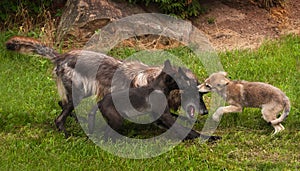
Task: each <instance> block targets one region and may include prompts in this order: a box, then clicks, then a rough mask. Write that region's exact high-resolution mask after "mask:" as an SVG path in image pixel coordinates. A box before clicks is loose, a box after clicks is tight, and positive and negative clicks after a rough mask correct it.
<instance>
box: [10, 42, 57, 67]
mask: <svg viewBox="0 0 300 171" xmlns="http://www.w3.org/2000/svg"><path fill="white" fill-rule="evenodd" d="M6 48H7V49H8V50H12V51H16V52H19V53H23V54H28V53H35V54H39V55H41V56H43V57H45V58H48V59H50V60H51V61H53V62H54V59H55V58H56V57H58V56H59V53H58V52H56V51H55V50H54V49H52V48H51V47H48V46H46V45H44V44H43V43H41V42H40V41H38V40H36V39H33V38H29V37H22V36H14V37H12V38H10V39H9V40H8V41H7V42H6Z"/></svg>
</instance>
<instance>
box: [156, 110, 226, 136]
mask: <svg viewBox="0 0 300 171" xmlns="http://www.w3.org/2000/svg"><path fill="white" fill-rule="evenodd" d="M159 120H160V121H161V123H162V124H163V125H164V126H165V127H167V128H171V127H174V129H175V132H174V133H175V134H177V135H178V136H177V137H180V138H182V137H185V138H184V140H188V139H195V138H199V137H200V138H202V139H204V140H206V139H208V140H209V141H215V140H218V139H221V137H219V136H208V135H202V134H200V133H198V132H197V131H195V130H193V129H189V128H186V127H184V126H182V125H179V124H177V123H176V120H175V119H174V118H173V117H172V115H171V114H170V113H168V112H165V113H164V114H163V115H162V116H161V117H160V119H159ZM187 132H188V134H187V135H186V136H185V134H186V133H187Z"/></svg>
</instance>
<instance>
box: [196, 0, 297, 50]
mask: <svg viewBox="0 0 300 171" xmlns="http://www.w3.org/2000/svg"><path fill="white" fill-rule="evenodd" d="M202 6H203V7H205V8H206V9H207V13H206V14H204V15H201V16H199V17H196V18H193V19H192V23H193V25H195V26H196V27H198V28H199V29H200V30H202V31H203V32H204V33H205V34H207V36H208V38H209V40H210V41H211V43H212V44H213V46H214V47H215V48H216V50H221V51H222V50H232V49H246V48H250V49H255V48H257V47H258V46H259V45H261V43H262V42H263V41H264V40H266V39H276V38H278V37H280V36H281V35H283V34H290V33H293V34H298V35H299V34H300V17H299V14H300V0H294V1H291V0H287V2H286V4H285V5H284V8H282V7H276V8H272V9H270V10H269V11H268V10H266V9H263V8H260V7H258V5H257V4H255V3H254V2H253V1H251V0H219V1H217V0H215V1H211V0H205V1H202Z"/></svg>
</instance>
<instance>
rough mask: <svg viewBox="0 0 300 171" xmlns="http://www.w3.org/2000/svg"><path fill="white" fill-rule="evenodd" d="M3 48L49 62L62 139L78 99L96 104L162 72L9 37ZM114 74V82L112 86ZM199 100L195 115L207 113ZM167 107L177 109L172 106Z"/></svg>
mask: <svg viewBox="0 0 300 171" xmlns="http://www.w3.org/2000/svg"><path fill="white" fill-rule="evenodd" d="M6 47H7V49H8V50H13V51H18V52H20V53H35V54H39V55H41V56H44V57H46V58H48V59H50V60H51V61H52V62H53V64H54V65H55V67H54V75H55V77H56V83H57V88H58V92H59V94H60V96H61V98H62V103H61V104H62V112H61V114H60V115H59V116H58V117H57V118H56V119H55V124H56V126H57V128H58V129H59V130H60V131H63V132H64V133H65V136H66V137H68V133H67V131H66V129H65V121H66V118H67V117H68V116H69V115H70V114H71V112H72V111H73V109H74V106H77V105H78V103H79V102H80V100H81V99H82V98H85V97H89V96H92V95H94V96H96V98H97V100H100V99H101V98H102V97H103V96H104V95H106V94H108V93H110V92H113V91H119V90H122V89H126V88H129V87H140V86H144V85H147V84H149V83H150V82H152V81H153V80H154V79H155V78H156V77H157V76H158V75H159V74H160V73H161V71H162V67H149V66H148V65H145V64H143V63H141V62H137V61H129V62H127V61H120V60H117V59H115V58H113V57H110V56H107V55H105V54H101V53H97V52H92V51H86V50H72V51H70V52H68V53H64V54H59V53H58V52H56V51H55V50H53V49H52V48H50V47H47V46H45V45H44V44H42V43H41V42H39V41H38V40H35V39H32V38H28V37H20V36H15V37H12V38H10V39H9V40H8V41H7V42H6ZM116 72H117V73H118V74H117V77H118V78H117V80H118V81H117V82H115V83H114V84H112V80H113V78H114V76H115V75H116V74H115V73H116ZM186 72H190V71H188V70H187V71H186ZM187 75H188V76H189V77H194V78H192V79H195V78H196V77H195V76H194V75H193V74H192V73H191V72H190V73H187ZM195 81H197V79H195ZM173 86H176V84H174V85H173ZM176 94H179V93H175V95H176ZM179 95H180V94H179ZM173 96H174V95H173ZM74 97H75V98H74ZM176 99H177V101H180V99H181V96H179V97H178V96H177V97H176ZM200 99H201V100H200V102H199V105H200V107H199V108H200V109H199V111H200V113H203V114H206V113H207V109H206V106H205V104H204V102H203V100H202V94H200ZM174 104H175V105H178V104H180V103H174ZM170 107H174V108H178V106H174V105H173V106H172V105H171V106H170Z"/></svg>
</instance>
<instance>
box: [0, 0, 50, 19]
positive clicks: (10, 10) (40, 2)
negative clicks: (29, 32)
mask: <svg viewBox="0 0 300 171" xmlns="http://www.w3.org/2000/svg"><path fill="white" fill-rule="evenodd" d="M51 3H52V0H50V1H48V0H33V1H30V0H25V1H11V0H2V1H0V11H2V13H0V22H5V21H6V19H8V17H9V15H12V14H17V13H18V12H20V10H22V9H26V10H28V13H29V15H31V16H36V15H38V14H40V13H41V12H42V10H43V8H48V7H50V5H51Z"/></svg>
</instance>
